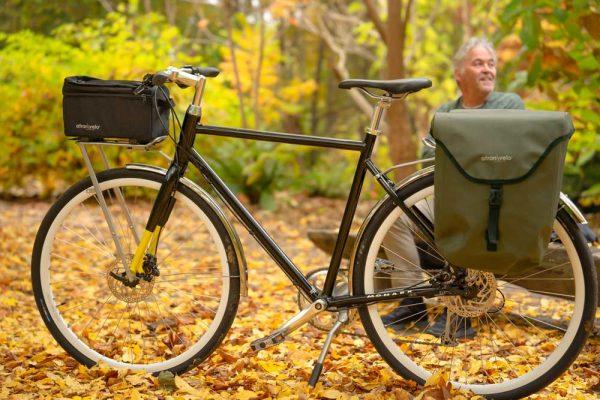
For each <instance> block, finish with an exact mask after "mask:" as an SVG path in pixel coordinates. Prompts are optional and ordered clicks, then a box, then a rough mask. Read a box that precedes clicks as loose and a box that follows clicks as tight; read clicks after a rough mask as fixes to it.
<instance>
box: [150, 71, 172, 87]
mask: <svg viewBox="0 0 600 400" xmlns="http://www.w3.org/2000/svg"><path fill="white" fill-rule="evenodd" d="M168 80H169V75H167V74H165V73H163V72H158V73H156V74H154V75H153V76H152V84H153V85H155V86H157V85H164V84H165V82H167V81H168Z"/></svg>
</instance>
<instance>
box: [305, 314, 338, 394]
mask: <svg viewBox="0 0 600 400" xmlns="http://www.w3.org/2000/svg"><path fill="white" fill-rule="evenodd" d="M347 322H348V310H342V311H340V312H339V313H338V318H337V321H335V324H333V327H332V328H331V330H330V331H329V333H328V334H327V337H326V338H325V343H323V348H322V349H321V354H320V355H319V358H318V359H317V362H316V363H315V366H314V367H313V371H312V374H311V375H310V379H309V380H308V384H309V385H310V386H311V387H315V385H316V384H317V381H318V380H319V376H321V372H322V371H323V363H324V362H325V356H327V352H328V351H329V347H331V341H332V340H333V337H334V336H335V334H336V333H337V331H338V330H339V329H340V328H341V327H342V325H344V324H345V323H347Z"/></svg>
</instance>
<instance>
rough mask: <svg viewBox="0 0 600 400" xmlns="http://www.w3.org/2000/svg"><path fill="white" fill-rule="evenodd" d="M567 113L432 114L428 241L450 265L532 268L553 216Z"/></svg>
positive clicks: (541, 253)
mask: <svg viewBox="0 0 600 400" xmlns="http://www.w3.org/2000/svg"><path fill="white" fill-rule="evenodd" d="M572 133H573V123H572V122H571V118H570V117H569V115H568V114H567V113H564V112H552V111H525V110H455V111H452V112H449V113H436V114H435V116H434V118H433V122H432V136H433V137H434V139H435V141H436V151H435V173H434V182H435V183H434V194H435V201H434V214H435V243H436V245H437V247H438V249H439V251H440V252H441V254H442V255H443V256H444V257H446V259H447V260H448V261H449V262H450V263H452V264H454V265H456V266H461V267H466V268H473V269H477V270H483V271H487V272H493V273H496V274H507V273H510V272H517V273H520V272H522V271H524V270H526V269H528V268H530V267H533V266H536V265H539V264H540V263H541V261H542V258H543V256H544V253H545V251H546V249H547V247H548V243H549V240H550V235H551V232H552V225H553V221H554V218H555V216H556V212H557V207H558V200H559V196H560V188H561V182H562V174H563V165H564V160H565V155H566V151H567V143H568V140H569V138H570V137H571V135H572Z"/></svg>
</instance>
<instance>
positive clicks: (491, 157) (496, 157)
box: [481, 155, 512, 162]
mask: <svg viewBox="0 0 600 400" xmlns="http://www.w3.org/2000/svg"><path fill="white" fill-rule="evenodd" d="M510 160H512V156H511V155H502V156H499V155H485V156H481V161H494V162H502V161H510Z"/></svg>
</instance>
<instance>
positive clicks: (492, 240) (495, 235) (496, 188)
mask: <svg viewBox="0 0 600 400" xmlns="http://www.w3.org/2000/svg"><path fill="white" fill-rule="evenodd" d="M488 204H489V212H488V226H487V231H486V233H485V240H486V242H487V250H488V251H498V240H499V239H500V232H499V229H498V225H499V219H500V205H501V204H502V184H500V183H492V185H491V186H490V197H489V202H488Z"/></svg>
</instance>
